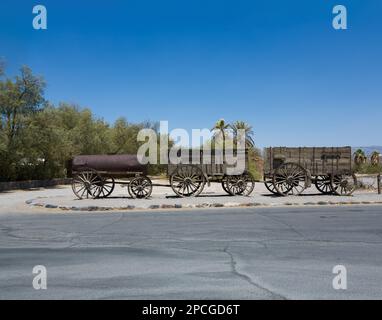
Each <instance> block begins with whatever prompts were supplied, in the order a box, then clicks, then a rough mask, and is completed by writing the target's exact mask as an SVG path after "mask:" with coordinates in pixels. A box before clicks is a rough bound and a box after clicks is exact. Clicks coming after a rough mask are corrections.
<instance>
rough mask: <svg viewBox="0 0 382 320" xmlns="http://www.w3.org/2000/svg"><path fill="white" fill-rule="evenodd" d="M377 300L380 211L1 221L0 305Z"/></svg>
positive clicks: (14, 216)
mask: <svg viewBox="0 0 382 320" xmlns="http://www.w3.org/2000/svg"><path fill="white" fill-rule="evenodd" d="M35 265H44V266H45V267H46V268H47V272H48V279H47V284H48V289H47V290H34V289H33V287H32V280H33V274H32V268H33V267H34V266H35ZM335 265H344V266H345V267H346V269H347V287H348V288H347V290H334V289H333V287H332V280H333V278H334V276H335V275H334V274H333V273H332V269H333V267H334V266H335ZM381 298H382V206H365V205H364V206H343V207H331V206H328V207H284V208H248V209H244V208H235V209H234V208H224V209H208V210H205V209H200V210H195V209H194V210H190V211H186V210H178V211H155V212H154V211H148V212H143V211H140V212H112V213H111V212H107V213H105V212H104V213H94V212H92V213H87V212H81V213H61V214H57V213H48V212H46V211H44V210H42V209H41V212H39V211H38V210H37V209H36V210H33V211H28V212H27V213H26V212H22V211H17V210H16V209H15V211H13V212H9V213H5V212H2V214H1V215H0V299H381Z"/></svg>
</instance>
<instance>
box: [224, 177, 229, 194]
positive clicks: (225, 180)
mask: <svg viewBox="0 0 382 320" xmlns="http://www.w3.org/2000/svg"><path fill="white" fill-rule="evenodd" d="M222 188H223V190H224V191H225V192H227V193H228V194H229V195H231V193H230V192H229V191H228V186H227V177H223V179H222Z"/></svg>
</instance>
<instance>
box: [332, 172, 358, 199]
mask: <svg viewBox="0 0 382 320" xmlns="http://www.w3.org/2000/svg"><path fill="white" fill-rule="evenodd" d="M331 185H332V189H333V192H334V193H335V194H337V195H339V196H350V195H351V194H352V193H353V192H354V191H355V189H356V188H357V178H356V176H355V175H354V174H344V175H337V176H332V179H331Z"/></svg>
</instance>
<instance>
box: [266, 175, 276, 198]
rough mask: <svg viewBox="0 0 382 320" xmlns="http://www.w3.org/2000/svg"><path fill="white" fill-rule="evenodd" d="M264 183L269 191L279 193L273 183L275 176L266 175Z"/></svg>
mask: <svg viewBox="0 0 382 320" xmlns="http://www.w3.org/2000/svg"><path fill="white" fill-rule="evenodd" d="M264 185H265V187H266V188H267V189H268V191H269V192H272V193H273V194H278V192H277V190H276V188H275V185H274V184H273V176H266V177H264Z"/></svg>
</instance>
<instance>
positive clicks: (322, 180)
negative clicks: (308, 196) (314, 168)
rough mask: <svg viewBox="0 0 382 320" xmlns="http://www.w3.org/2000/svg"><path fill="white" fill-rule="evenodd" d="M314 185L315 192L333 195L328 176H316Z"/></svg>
mask: <svg viewBox="0 0 382 320" xmlns="http://www.w3.org/2000/svg"><path fill="white" fill-rule="evenodd" d="M314 185H315V186H316V188H317V190H318V191H320V192H321V193H323V194H331V193H333V189H332V182H331V178H330V176H317V177H316V179H315V181H314Z"/></svg>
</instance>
